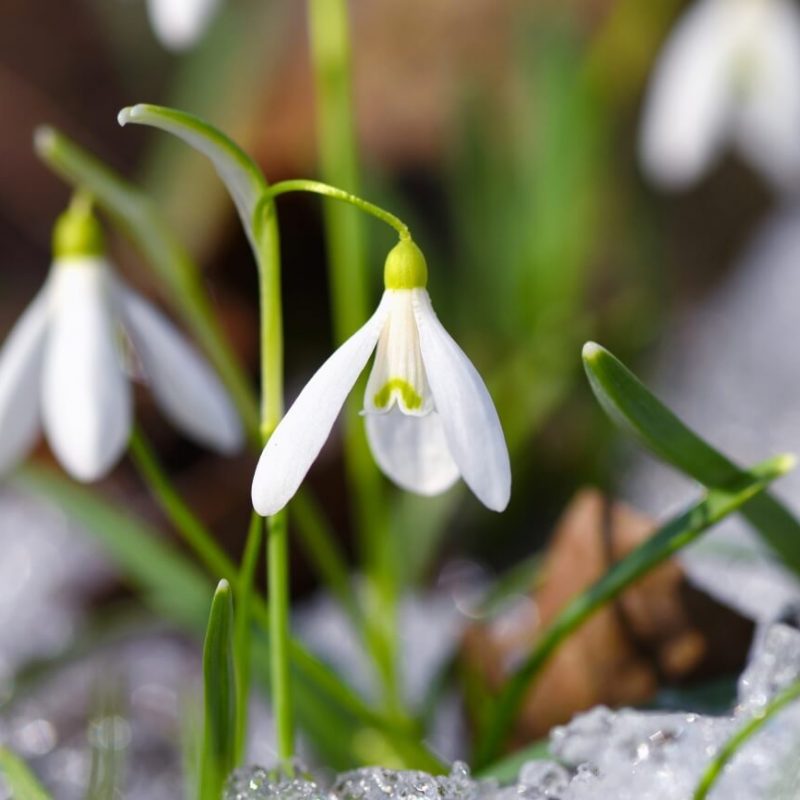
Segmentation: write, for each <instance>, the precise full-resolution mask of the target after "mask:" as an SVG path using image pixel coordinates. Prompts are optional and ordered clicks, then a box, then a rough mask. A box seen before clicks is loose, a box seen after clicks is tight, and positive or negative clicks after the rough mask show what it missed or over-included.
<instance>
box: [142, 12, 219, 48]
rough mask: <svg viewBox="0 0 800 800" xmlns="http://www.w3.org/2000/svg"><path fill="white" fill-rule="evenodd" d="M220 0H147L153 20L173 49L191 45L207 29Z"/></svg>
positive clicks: (165, 45)
mask: <svg viewBox="0 0 800 800" xmlns="http://www.w3.org/2000/svg"><path fill="white" fill-rule="evenodd" d="M218 5H219V0H147V11H148V13H149V15H150V22H151V24H152V26H153V30H154V31H155V33H156V36H158V39H159V41H160V42H161V43H162V44H163V45H164V47H167V48H169V49H170V50H185V49H186V48H188V47H191V46H192V45H193V44H194V43H195V42H196V41H197V40H198V39H199V38H200V37H201V36H202V35H203V33H204V32H205V30H206V28H207V27H208V25H209V23H210V22H211V18H212V17H213V16H214V12H215V11H216V10H217V6H218Z"/></svg>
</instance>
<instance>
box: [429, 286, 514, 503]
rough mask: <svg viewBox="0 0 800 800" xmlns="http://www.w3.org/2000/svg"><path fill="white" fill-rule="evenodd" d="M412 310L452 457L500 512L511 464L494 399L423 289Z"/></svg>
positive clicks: (479, 494)
mask: <svg viewBox="0 0 800 800" xmlns="http://www.w3.org/2000/svg"><path fill="white" fill-rule="evenodd" d="M414 309H415V314H416V318H417V325H418V327H419V343H420V348H421V350H422V360H423V362H424V363H425V370H426V372H427V375H428V383H429V384H430V387H431V391H432V392H433V400H434V403H435V404H436V410H437V411H438V412H439V416H440V417H441V421H442V425H443V427H444V434H445V438H446V439H447V445H448V448H449V450H450V453H451V455H452V457H453V460H454V461H455V463H456V464H457V465H458V469H459V471H460V473H461V476H462V477H463V478H464V481H465V482H466V484H467V486H469V488H470V489H472V491H473V492H474V493H475V495H476V497H477V498H478V499H479V500H480V501H481V502H482V503H483V504H484V505H485V506H486V507H487V508H490V509H492V510H493V511H502V510H503V509H504V508H505V507H506V506H507V505H508V500H509V497H510V494H511V466H510V464H509V458H508V449H507V447H506V442H505V437H504V436H503V429H502V427H501V426H500V420H499V419H498V416H497V411H496V410H495V407H494V403H493V402H492V398H491V397H490V396H489V392H488V390H487V389H486V386H485V384H484V383H483V380H482V379H481V376H480V375H478V371H477V370H476V369H475V367H474V366H473V365H472V362H471V361H470V360H469V359H468V358H467V357H466V355H464V353H463V351H462V350H461V348H460V347H459V346H458V345H457V344H456V343H455V341H454V340H453V338H452V337H451V336H450V334H449V333H447V331H446V330H445V329H444V327H443V326H442V324H441V322H439V320H438V318H437V316H436V314H435V313H434V311H433V308H432V307H431V301H430V298H429V297H428V293H427V292H426V291H425V290H424V289H416V290H414Z"/></svg>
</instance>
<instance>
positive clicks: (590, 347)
mask: <svg viewBox="0 0 800 800" xmlns="http://www.w3.org/2000/svg"><path fill="white" fill-rule="evenodd" d="M605 352H606V349H605V347H602V346H601V345H599V344H597V342H586V344H585V345H584V346H583V350H582V351H581V357H582V358H583V360H584V361H591V360H592V359H593V358H595V357H596V356H598V355H600V354H601V353H605Z"/></svg>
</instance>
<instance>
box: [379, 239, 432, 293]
mask: <svg viewBox="0 0 800 800" xmlns="http://www.w3.org/2000/svg"><path fill="white" fill-rule="evenodd" d="M383 282H384V285H385V286H386V288H387V289H424V288H425V286H427V284H428V264H427V262H426V261H425V256H424V255H423V254H422V250H420V249H419V247H417V245H416V244H414V242H413V241H412V240H411V239H403V240H401V241H400V242H399V243H398V244H396V245H395V246H394V247H393V248H392V249H391V250H390V251H389V255H388V256H386V265H385V266H384V269H383Z"/></svg>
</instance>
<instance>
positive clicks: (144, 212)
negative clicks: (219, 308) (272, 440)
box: [34, 127, 261, 443]
mask: <svg viewBox="0 0 800 800" xmlns="http://www.w3.org/2000/svg"><path fill="white" fill-rule="evenodd" d="M34 146H35V149H36V153H37V155H38V156H39V157H40V158H41V159H42V160H43V161H44V162H45V163H46V164H47V166H48V167H50V169H52V170H53V171H54V172H55V173H56V174H58V175H60V176H61V177H62V178H63V179H64V180H65V181H67V182H68V183H70V184H72V185H73V186H74V187H75V188H79V189H84V190H86V191H87V192H89V193H90V194H91V196H92V197H93V198H94V200H95V202H96V204H97V205H98V206H99V207H100V208H101V209H102V210H103V211H104V212H106V214H108V216H109V217H110V218H111V219H112V221H113V222H114V223H115V225H117V226H118V227H119V229H120V230H121V231H122V232H123V233H124V234H125V235H126V236H127V237H128V238H129V239H130V240H131V242H132V243H133V244H134V246H135V247H136V249H137V250H138V251H139V252H140V253H141V255H142V256H143V258H144V260H145V262H146V263H147V265H148V266H149V267H150V268H151V269H152V271H153V274H154V275H155V277H156V279H157V281H158V282H159V284H160V287H161V288H162V289H163V292H164V294H165V295H166V296H167V297H168V299H169V300H170V301H171V303H172V305H173V307H174V308H175V310H176V311H177V313H178V314H179V315H180V317H181V319H182V320H183V322H184V324H185V325H186V327H187V328H188V329H189V330H190V331H191V333H192V335H193V337H194V338H195V339H196V340H197V341H198V342H199V343H200V345H201V347H202V349H203V350H204V352H205V353H206V355H207V356H208V358H209V360H210V361H211V363H212V364H213V365H214V367H215V369H216V370H217V372H218V373H219V376H220V378H221V379H222V382H223V383H224V384H225V387H226V389H227V390H228V392H229V393H230V395H231V398H232V400H233V402H234V403H235V404H236V408H237V410H238V411H239V414H240V416H241V418H242V421H243V422H244V425H245V428H246V429H247V431H248V435H249V438H250V440H251V441H252V442H253V443H259V442H260V439H261V434H260V431H259V415H258V402H257V399H256V396H255V393H254V391H253V389H252V386H251V385H250V379H249V378H248V377H247V375H246V373H245V371H244V369H243V368H242V366H241V364H240V363H239V360H238V357H237V356H236V354H235V352H234V351H233V348H232V347H231V346H230V344H229V343H228V340H227V338H226V335H225V333H224V331H223V329H222V326H221V325H220V323H219V321H218V319H217V316H216V314H215V311H214V308H213V307H212V305H211V303H210V302H209V300H208V296H207V294H206V291H205V288H204V286H203V280H202V275H201V274H200V270H199V269H198V267H197V265H196V263H195V262H194V261H193V260H192V258H191V256H190V255H189V253H188V252H187V251H186V248H185V247H183V245H182V244H181V243H180V242H179V241H178V240H177V239H176V238H175V236H174V235H173V234H172V232H171V230H170V229H169V226H168V225H167V224H166V223H165V222H164V219H163V215H162V214H161V212H160V210H159V209H158V207H157V206H156V205H155V204H154V203H153V202H152V200H151V199H150V198H149V197H148V196H147V195H146V194H145V193H144V192H142V191H141V190H140V189H139V188H138V187H136V186H134V185H133V184H132V183H130V182H129V181H126V180H125V179H124V178H123V177H122V176H121V175H119V174H118V173H116V172H114V170H112V169H110V168H109V167H108V166H107V165H106V164H104V163H103V162H101V161H99V160H98V159H97V158H95V156H93V155H92V154H91V153H89V152H87V151H86V150H84V149H83V148H82V147H80V146H78V145H77V144H76V143H75V142H73V141H71V140H70V139H69V138H68V137H66V136H64V135H63V134H62V133H60V132H59V131H57V130H55V129H54V128H50V127H42V128H39V129H38V130H37V131H36V134H35V136H34Z"/></svg>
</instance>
